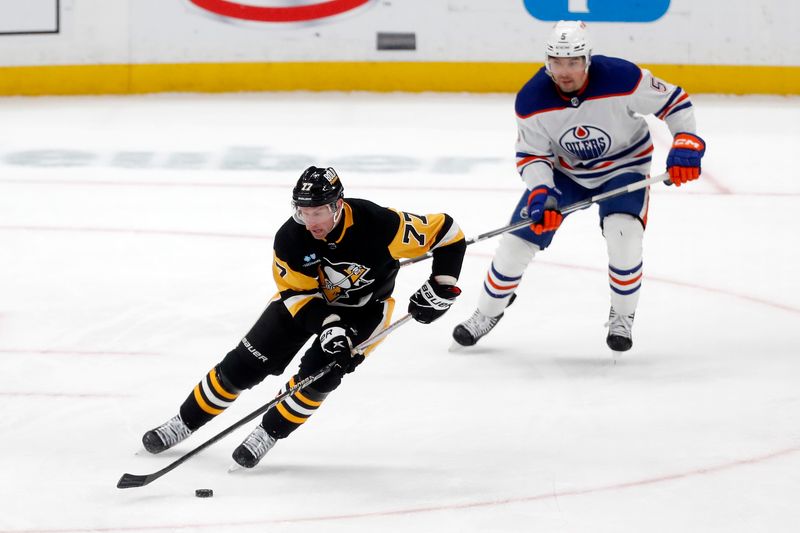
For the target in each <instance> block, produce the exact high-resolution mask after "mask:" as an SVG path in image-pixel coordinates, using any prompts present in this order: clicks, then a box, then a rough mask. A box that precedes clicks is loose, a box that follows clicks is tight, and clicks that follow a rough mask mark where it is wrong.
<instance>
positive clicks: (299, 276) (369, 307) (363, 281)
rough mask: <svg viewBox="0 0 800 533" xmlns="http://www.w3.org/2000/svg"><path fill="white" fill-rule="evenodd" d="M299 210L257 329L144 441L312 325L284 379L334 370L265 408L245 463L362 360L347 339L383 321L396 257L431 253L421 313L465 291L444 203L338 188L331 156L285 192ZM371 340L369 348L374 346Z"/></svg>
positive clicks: (153, 442)
mask: <svg viewBox="0 0 800 533" xmlns="http://www.w3.org/2000/svg"><path fill="white" fill-rule="evenodd" d="M292 203H293V207H294V213H293V215H292V218H290V219H289V220H287V221H286V222H285V223H284V224H283V226H281V228H280V229H279V230H278V233H277V234H276V236H275V243H274V260H273V264H272V270H273V277H274V278H275V282H276V284H277V286H278V293H277V294H276V295H275V296H274V297H273V299H272V301H271V302H270V303H269V305H268V306H267V308H266V310H265V311H264V312H263V314H262V315H261V317H260V318H259V319H258V320H257V321H256V323H255V325H254V326H253V327H252V329H251V330H250V331H249V332H248V333H247V335H246V336H245V337H244V338H243V339H242V340H241V342H239V344H238V345H237V346H236V348H234V349H233V350H231V351H230V352H228V354H227V355H226V356H225V357H224V358H223V359H222V361H220V362H219V363H218V364H217V365H215V366H214V367H213V368H212V369H211V370H210V371H209V372H208V374H206V375H205V376H204V377H203V379H202V380H201V381H200V383H198V384H197V386H196V387H195V388H194V390H193V391H192V392H191V393H190V394H189V396H188V397H187V398H186V400H185V401H184V402H183V404H182V405H181V406H180V409H179V413H178V414H177V415H176V416H174V417H173V418H171V419H170V420H168V421H167V422H165V423H164V424H162V425H160V426H158V427H157V428H155V429H152V430H150V431H148V432H147V433H145V434H144V436H143V437H142V443H143V444H144V447H145V449H146V450H147V451H149V452H151V453H160V452H162V451H164V450H166V449H168V448H171V447H173V446H175V445H176V444H177V443H179V442H181V441H182V440H184V439H186V438H187V437H188V436H189V435H190V434H191V433H192V432H194V431H196V430H197V429H198V428H199V427H201V426H202V425H203V424H205V423H206V422H208V421H209V420H211V419H212V418H214V417H215V416H217V415H218V414H220V413H222V412H223V411H224V410H225V409H226V408H227V407H228V406H229V405H231V403H232V402H233V401H234V400H236V398H237V397H238V396H239V394H240V393H241V391H243V390H245V389H249V388H251V387H253V386H255V385H257V384H258V383H260V382H261V381H262V380H263V379H264V378H265V377H267V376H268V375H280V374H281V373H283V371H284V370H285V369H286V367H287V366H288V364H289V363H290V362H291V360H292V359H293V358H294V356H295V355H296V354H297V352H298V351H299V350H300V349H301V348H302V347H303V345H304V344H305V343H306V341H307V340H308V339H309V338H311V337H315V339H314V341H313V343H312V345H311V347H310V348H309V349H308V350H307V351H306V352H305V354H304V355H303V357H302V358H301V360H300V368H299V370H298V371H297V373H296V374H295V375H294V376H293V377H292V378H291V379H290V380H289V382H288V383H287V384H286V388H285V389H284V391H286V390H288V389H289V388H291V387H293V386H294V384H295V383H296V382H297V381H299V380H302V379H303V378H305V377H307V376H309V375H311V374H314V373H315V372H317V371H318V370H320V369H321V368H323V367H324V366H326V365H327V364H329V363H330V362H331V361H336V365H335V366H334V371H332V372H329V373H328V374H326V375H325V376H324V377H323V378H321V379H319V380H318V381H316V382H314V383H313V384H312V385H310V386H308V387H306V388H304V389H302V390H301V391H298V392H295V393H294V394H292V395H290V396H288V397H286V398H285V399H284V400H282V401H280V402H279V403H278V404H277V405H276V406H275V407H273V408H271V409H270V410H268V411H267V412H266V413H265V414H264V416H263V418H262V420H261V423H260V424H259V425H258V426H257V427H256V428H255V429H254V430H253V432H252V433H251V434H250V435H249V436H248V437H247V438H246V439H245V440H244V442H242V444H241V445H239V446H238V447H237V448H236V449H235V450H234V452H233V459H234V460H235V461H236V462H237V463H238V464H239V465H241V466H244V467H246V468H252V467H254V466H255V465H256V464H258V462H259V461H260V460H261V458H262V457H264V455H265V454H266V453H267V452H268V451H269V450H270V449H271V448H272V447H273V446H274V445H275V443H276V441H277V440H279V439H283V438H285V437H287V436H288V435H289V434H290V433H291V432H292V431H294V430H295V429H297V428H298V427H300V425H302V424H303V423H304V422H305V421H306V420H308V418H309V417H310V416H311V415H312V414H313V413H314V412H315V411H316V410H317V409H318V408H319V406H320V405H321V404H322V402H323V401H324V400H325V398H326V397H327V395H328V394H329V393H330V392H331V391H333V390H334V389H336V388H337V387H338V386H339V384H340V383H341V381H342V378H343V376H344V375H345V374H348V373H350V372H353V371H354V370H355V368H356V367H357V366H358V365H359V364H360V363H361V362H362V361H363V360H364V356H363V355H358V356H351V347H352V346H356V345H357V344H359V343H361V342H362V341H364V340H365V339H367V338H369V337H370V336H371V335H372V334H374V333H375V332H377V331H378V330H380V329H382V328H383V327H385V326H386V325H388V323H389V321H390V318H391V315H392V311H393V308H394V304H395V301H394V299H393V298H392V291H393V289H394V283H395V277H396V276H397V272H398V269H399V263H398V259H400V258H413V257H418V256H421V255H423V254H425V253H427V252H428V251H432V253H433V264H432V268H431V275H430V278H429V279H428V280H427V281H426V282H425V283H424V284H423V285H422V287H420V289H419V290H417V292H415V293H414V294H413V295H412V296H411V298H410V301H409V304H408V312H409V313H411V315H412V316H413V317H414V318H415V319H416V320H417V321H418V322H421V323H424V324H428V323H430V322H433V321H434V320H436V319H437V318H439V317H440V316H441V315H443V314H444V313H445V312H446V311H447V310H448V309H449V307H450V306H451V305H452V303H453V301H454V300H455V298H456V297H457V296H458V295H459V294H460V292H461V291H460V290H459V289H458V287H457V286H456V281H457V280H458V276H459V274H460V272H461V263H462V261H463V258H464V252H465V250H466V243H465V240H464V234H463V232H462V231H461V229H460V228H459V227H458V225H457V224H456V223H455V221H453V219H452V218H451V217H450V216H449V215H447V214H433V215H425V216H420V215H414V214H411V213H406V212H402V211H397V210H394V209H388V208H385V207H381V206H379V205H377V204H374V203H372V202H369V201H367V200H360V199H356V198H348V199H345V198H344V190H343V187H342V182H341V179H340V178H339V176H338V175H337V174H336V171H335V170H334V169H332V168H317V167H309V168H308V169H306V170H305V171H304V172H303V174H302V175H301V176H300V179H299V180H298V181H297V185H296V186H295V187H294V190H293V192H292ZM374 347H375V345H372V346H370V347H369V348H368V349H367V350H366V351H365V355H369V352H370V351H371V350H372V349H374Z"/></svg>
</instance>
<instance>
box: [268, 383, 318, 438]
mask: <svg viewBox="0 0 800 533" xmlns="http://www.w3.org/2000/svg"><path fill="white" fill-rule="evenodd" d="M295 383H297V376H294V377H292V378H291V379H290V380H289V382H288V383H287V384H286V385H285V386H284V388H283V391H287V390H289V389H291V388H292V387H294V386H295ZM283 391H282V392H283ZM327 396H328V393H327V392H319V391H317V390H314V389H312V388H311V387H306V388H304V389H303V390H300V391H297V392H295V393H294V394H292V395H290V396H288V397H286V398H284V399H283V400H281V401H280V402H278V405H276V406H275V407H273V408H272V409H270V410H269V411H267V413H266V414H265V415H264V418H263V419H262V421H261V425H262V426H264V429H266V430H267V433H269V434H270V435H272V436H273V437H274V438H276V439H282V438H285V437H286V436H288V435H289V434H290V433H291V432H292V431H294V430H295V429H297V428H299V427H300V426H301V425H302V424H304V423H305V421H306V420H308V417H310V416H311V415H313V414H314V413H315V412H316V410H317V408H319V406H320V404H322V402H323V401H324V400H325V398H326V397H327Z"/></svg>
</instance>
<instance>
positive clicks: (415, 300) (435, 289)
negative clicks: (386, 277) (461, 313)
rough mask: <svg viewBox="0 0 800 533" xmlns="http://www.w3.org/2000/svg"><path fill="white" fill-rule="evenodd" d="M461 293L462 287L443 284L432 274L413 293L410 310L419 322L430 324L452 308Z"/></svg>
mask: <svg viewBox="0 0 800 533" xmlns="http://www.w3.org/2000/svg"><path fill="white" fill-rule="evenodd" d="M459 294H461V289H459V288H458V287H456V286H455V285H442V284H441V283H439V282H438V281H436V280H435V279H433V276H431V278H430V279H429V280H428V281H426V282H425V283H424V284H423V285H422V287H420V288H419V289H417V292H415V293H414V294H412V295H411V298H410V299H409V302H408V312H409V313H410V314H411V316H412V317H414V320H416V321H417V322H421V323H423V324H430V323H431V322H433V321H434V320H436V319H437V318H439V317H440V316H442V315H443V314H445V313H446V312H447V310H448V309H450V306H451V305H453V302H454V301H455V299H456V298H457V297H458V295H459Z"/></svg>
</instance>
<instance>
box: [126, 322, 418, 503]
mask: <svg viewBox="0 0 800 533" xmlns="http://www.w3.org/2000/svg"><path fill="white" fill-rule="evenodd" d="M410 319H411V315H410V314H407V315H405V316H403V317H401V318H399V319H398V320H396V321H395V322H393V323H392V324H390V325H389V326H387V327H386V328H384V329H382V330H381V331H379V332H378V333H376V334H375V335H373V336H371V337H370V338H368V339H367V340H365V341H364V342H362V343H361V344H359V345H358V346H356V347H355V348H353V351H352V354H353V355H356V354H360V353H362V352H363V351H364V350H366V349H367V348H369V347H370V346H372V345H373V344H375V343H377V342H378V341H381V340H383V338H384V337H386V336H387V335H388V334H389V333H391V332H393V331H394V330H396V329H397V328H399V327H400V326H402V325H403V324H405V323H406V322H408V321H409V320H410ZM335 365H336V363H335V362H331V363H329V364H328V365H327V366H325V367H323V368H322V369H321V370H319V371H318V372H317V373H316V374H312V375H310V376H308V377H306V378H305V379H302V380H300V381H299V382H297V383H296V384H295V386H294V387H292V388H290V389H289V390H287V391H285V392H282V393H281V394H279V395H277V396H276V397H275V398H273V399H272V401H270V402H269V403H266V404H264V405H262V406H261V407H259V408H258V409H256V410H255V411H253V412H252V413H250V414H249V415H247V416H246V417H244V418H242V419H241V420H239V421H238V422H236V423H235V424H232V425H231V426H229V427H228V428H226V429H224V430H222V431H221V432H219V433H217V434H216V435H214V436H213V437H211V438H210V439H208V440H207V441H205V442H204V443H203V444H201V445H200V446H198V447H197V448H195V449H193V450H191V451H190V452H188V453H186V454H185V455H182V456H181V457H179V458H178V459H176V460H175V461H173V462H172V463H170V464H168V465H167V466H165V467H164V468H162V469H161V470H159V471H157V472H153V473H152V474H144V475H137V474H122V477H121V478H119V481H118V482H117V488H118V489H129V488H134V487H143V486H145V485H148V484H149V483H152V482H153V481H155V480H156V479H158V478H160V477H161V476H163V475H164V474H166V473H168V472H171V471H172V470H174V469H176V468H177V467H178V466H180V465H182V464H183V463H185V462H186V461H188V460H189V459H191V458H192V457H194V456H195V455H197V454H198V453H200V452H201V451H203V450H205V449H206V448H208V447H209V446H211V445H212V444H214V443H215V442H217V441H219V440H221V439H223V438H225V437H227V436H228V435H229V434H231V433H233V432H234V431H236V430H237V429H239V428H240V427H242V426H243V425H245V424H247V423H248V422H250V421H251V420H253V419H255V418H256V417H257V416H258V415H260V414H263V413H265V412H267V411H268V410H269V409H270V408H272V407H273V406H275V405H277V404H278V402H280V401H281V400H283V399H284V398H286V397H288V396H290V395H292V394H294V393H295V392H297V391H300V390H302V389H304V388H306V387H308V386H309V385H311V384H312V383H314V382H315V381H317V380H319V379H321V378H322V377H323V376H325V375H327V374H328V372H330V371H331V370H332V369H333V367H334V366H335Z"/></svg>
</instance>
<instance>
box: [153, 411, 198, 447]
mask: <svg viewBox="0 0 800 533" xmlns="http://www.w3.org/2000/svg"><path fill="white" fill-rule="evenodd" d="M191 434H192V430H191V429H189V428H188V427H186V424H184V423H183V419H182V418H181V415H175V416H173V417H172V418H170V419H169V420H167V421H166V422H164V423H163V424H161V425H160V426H158V427H157V428H155V429H151V430H150V431H148V432H147V433H145V434H144V436H143V437H142V444H144V449H145V450H147V451H148V452H150V453H161V452H163V451H164V450H169V449H170V448H172V447H173V446H175V445H176V444H178V443H179V442H181V441H182V440H184V439H185V438H186V437H188V436H189V435H191Z"/></svg>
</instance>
